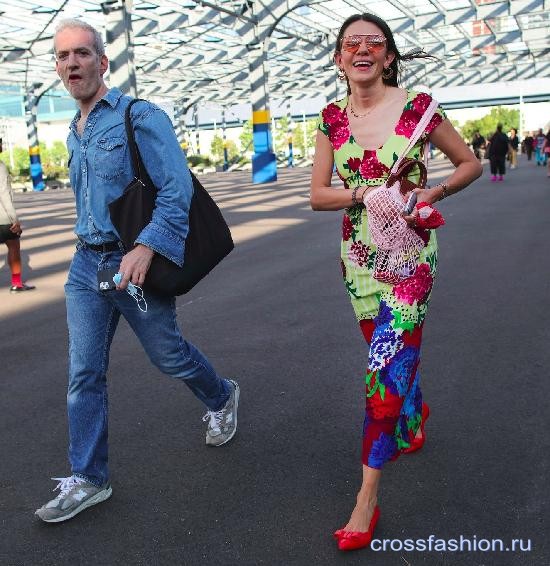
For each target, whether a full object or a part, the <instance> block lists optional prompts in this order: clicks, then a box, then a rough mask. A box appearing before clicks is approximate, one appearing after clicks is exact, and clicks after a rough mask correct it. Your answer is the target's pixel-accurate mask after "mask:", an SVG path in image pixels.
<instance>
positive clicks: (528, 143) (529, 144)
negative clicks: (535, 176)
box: [521, 132, 533, 161]
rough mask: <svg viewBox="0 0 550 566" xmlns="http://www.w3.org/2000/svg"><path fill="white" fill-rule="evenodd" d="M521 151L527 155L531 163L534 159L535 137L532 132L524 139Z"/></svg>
mask: <svg viewBox="0 0 550 566" xmlns="http://www.w3.org/2000/svg"><path fill="white" fill-rule="evenodd" d="M521 151H522V152H523V153H525V155H527V161H531V157H533V136H532V135H531V132H527V135H526V136H525V137H524V138H523V141H522V142H521Z"/></svg>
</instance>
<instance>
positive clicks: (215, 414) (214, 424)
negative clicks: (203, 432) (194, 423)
mask: <svg viewBox="0 0 550 566" xmlns="http://www.w3.org/2000/svg"><path fill="white" fill-rule="evenodd" d="M223 413H224V410H223V409H221V410H220V411H208V412H207V413H206V415H204V417H202V420H203V421H205V422H206V421H207V420H208V419H210V423H209V427H210V428H211V429H212V430H213V431H215V432H221V429H220V423H221V421H222V419H223Z"/></svg>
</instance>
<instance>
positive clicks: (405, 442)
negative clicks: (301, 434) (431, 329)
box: [311, 14, 482, 550]
mask: <svg viewBox="0 0 550 566" xmlns="http://www.w3.org/2000/svg"><path fill="white" fill-rule="evenodd" d="M426 56H427V55H426V54H425V53H424V52H423V51H420V50H416V51H414V52H412V53H410V54H409V55H405V56H402V55H400V54H399V51H398V49H397V47H396V45H395V41H394V38H393V35H392V32H391V30H390V29H389V27H388V25H387V24H386V23H385V22H384V21H383V20H381V19H380V18H378V17H377V16H374V15H372V14H357V15H355V16H351V17H350V18H348V19H347V20H346V21H345V22H344V24H343V25H342V27H341V29H340V32H339V34H338V37H337V42H336V49H335V54H334V61H335V63H336V65H337V66H338V68H339V75H340V77H341V78H342V79H345V80H346V82H347V85H348V96H346V97H345V98H344V99H342V100H339V101H336V102H333V103H331V104H328V105H327V106H326V107H325V108H324V109H323V110H322V111H321V113H320V118H319V129H318V132H317V140H316V153H315V161H314V164H313V172H312V179H311V206H312V208H313V209H314V210H342V209H344V211H345V212H344V217H343V224H342V254H341V256H342V272H343V276H344V282H345V286H346V289H347V291H348V294H349V296H350V299H351V303H352V306H353V308H354V311H355V314H356V316H357V319H358V321H359V324H360V328H361V330H362V332H363V335H364V337H365V340H366V341H367V343H368V344H369V346H370V349H369V356H368V366H367V370H366V410H365V421H364V433H363V452H362V463H363V482H362V485H361V488H360V490H359V492H358V495H357V501H356V505H355V508H354V509H353V511H352V513H351V517H350V519H349V521H348V522H347V524H346V525H345V526H344V527H343V528H342V529H339V530H338V531H336V533H335V536H336V538H337V540H338V545H339V548H340V549H342V550H350V549H354V548H360V547H363V546H367V545H368V544H369V543H370V539H371V537H372V531H373V529H374V526H375V524H376V521H377V519H378V516H379V514H380V512H379V509H378V506H377V493H378V485H379V481H380V476H381V470H382V467H383V466H384V464H385V463H386V462H388V461H389V460H394V459H395V458H397V456H399V454H400V453H402V452H412V451H414V450H416V449H418V448H420V447H421V446H422V444H423V440H424V438H423V437H422V436H421V430H423V422H422V419H423V418H424V420H425V419H426V418H427V416H428V414H429V413H428V410H427V405H425V404H423V403H422V395H421V392H420V387H419V372H418V365H419V351H420V344H421V339H422V327H423V322H424V317H425V316H426V311H427V307H428V301H429V297H430V292H431V289H432V284H433V281H434V276H435V271H436V265H437V241H436V237H435V233H434V232H433V231H430V230H420V229H417V228H416V221H417V217H418V209H415V210H413V212H412V213H411V214H410V215H406V216H404V218H405V220H406V222H407V224H408V225H409V227H410V229H413V230H416V232H417V234H418V235H419V236H420V237H421V238H422V239H423V240H424V243H425V246H424V248H423V249H422V251H421V252H420V255H419V257H418V260H417V267H416V271H415V272H414V274H413V275H412V276H411V277H408V278H407V279H405V280H403V281H401V282H400V283H397V284H394V285H390V284H388V283H383V282H380V281H378V280H377V279H374V277H373V270H374V264H375V260H376V253H377V249H376V246H375V245H374V243H373V242H372V239H371V236H370V233H369V227H368V221H367V213H366V209H365V207H364V205H363V204H362V203H363V198H364V196H365V195H366V194H368V191H369V190H372V188H374V187H377V186H379V185H381V184H383V183H384V181H385V180H386V179H387V177H388V173H389V171H390V169H391V167H392V166H393V164H394V162H395V161H396V160H397V159H398V157H399V156H400V154H401V152H402V151H404V150H405V148H406V146H407V145H408V143H409V138H410V137H411V136H412V133H413V130H414V129H415V126H416V125H417V124H418V122H419V121H420V119H421V117H422V115H423V114H424V112H425V111H426V109H427V108H428V106H429V104H430V103H431V101H432V99H431V97H430V96H429V95H428V94H425V93H422V92H414V91H411V90H405V89H402V88H399V87H398V86H397V76H398V72H399V65H400V63H401V61H403V60H407V59H411V58H413V57H426ZM427 140H429V141H430V142H432V143H433V144H434V145H435V146H436V147H438V148H439V149H440V150H441V151H442V152H443V153H444V154H446V155H447V156H448V157H449V159H450V160H451V162H452V163H453V164H454V166H455V170H454V172H453V173H452V174H451V175H450V176H449V177H448V179H447V180H446V181H445V183H441V184H439V185H436V186H434V187H432V188H427V189H424V190H422V191H420V189H418V190H417V191H416V192H417V193H418V194H417V196H418V201H419V203H420V202H426V203H428V204H432V203H435V202H436V201H438V200H441V199H442V198H444V197H446V196H449V195H453V194H455V193H457V192H458V191H460V190H461V189H463V188H464V187H466V186H467V185H469V184H470V183H471V182H472V181H473V180H474V179H476V178H477V177H479V176H480V175H481V172H482V169H481V165H480V164H479V162H478V160H477V159H476V158H475V156H474V154H473V153H472V152H471V151H470V150H469V148H468V147H467V146H466V144H465V143H464V142H463V140H462V138H461V137H460V135H459V134H458V133H457V132H456V131H455V129H454V128H453V126H452V125H451V123H450V121H449V120H448V119H447V118H446V116H445V112H444V111H443V109H442V108H441V107H439V108H438V110H437V112H436V113H435V114H434V115H433V117H432V119H431V121H430V122H429V124H428V126H427V127H426V128H425V131H424V132H423V134H422V136H421V138H420V140H419V141H418V142H417V143H416V145H415V146H414V147H413V148H412V149H411V150H410V152H409V153H408V154H407V157H411V158H416V159H418V158H422V157H423V147H424V143H425V142H426V141H427ZM334 164H336V170H337V173H338V176H339V177H340V179H341V180H342V181H343V184H344V186H343V189H344V190H342V187H332V186H331V179H332V171H333V166H334ZM415 175H416V177H415ZM409 178H410V180H412V181H418V174H417V173H416V174H412V175H410V176H409ZM417 432H418V436H417Z"/></svg>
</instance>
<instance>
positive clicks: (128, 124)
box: [124, 98, 204, 189]
mask: <svg viewBox="0 0 550 566" xmlns="http://www.w3.org/2000/svg"><path fill="white" fill-rule="evenodd" d="M140 101H141V102H147V101H146V100H145V99H143V98H134V99H133V100H131V101H130V103H129V104H128V106H127V107H126V111H125V113H124V126H125V128H126V137H127V138H128V147H129V149H130V159H131V161H132V171H133V172H134V177H135V178H136V179H137V180H138V181H140V182H141V183H143V184H144V185H147V186H151V187H152V186H153V184H152V183H151V179H150V177H149V174H148V173H147V169H145V165H144V163H143V159H142V158H141V154H140V153H139V148H138V145H137V143H136V137H135V135H134V128H133V126H132V119H131V117H130V111H131V109H132V106H133V105H134V104H135V103H136V102H140ZM189 174H190V175H191V180H192V181H193V186H195V187H196V184H197V183H198V184H199V185H201V183H200V181H199V180H198V179H197V177H196V176H195V175H194V173H193V171H191V169H189ZM201 187H202V185H201ZM202 188H203V187H202ZM203 189H204V188H203Z"/></svg>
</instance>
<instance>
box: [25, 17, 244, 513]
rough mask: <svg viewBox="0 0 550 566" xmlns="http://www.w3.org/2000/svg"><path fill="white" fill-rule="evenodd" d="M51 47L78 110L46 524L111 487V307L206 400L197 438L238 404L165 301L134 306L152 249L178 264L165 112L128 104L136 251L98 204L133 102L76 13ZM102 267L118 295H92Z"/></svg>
mask: <svg viewBox="0 0 550 566" xmlns="http://www.w3.org/2000/svg"><path fill="white" fill-rule="evenodd" d="M54 52H55V56H56V70H57V73H58V75H59V77H60V78H61V79H62V81H63V84H64V85H65V88H66V89H67V90H68V91H69V93H70V94H71V96H72V97H73V98H74V99H75V100H76V101H77V104H78V106H79V111H78V112H77V114H76V116H75V118H74V120H73V121H72V123H71V127H70V134H69V137H68V142H67V145H68V149H69V156H70V160H69V163H70V165H69V168H70V177H71V185H72V187H73V190H74V193H75V197H76V210H77V221H76V227H75V232H76V234H77V236H78V243H77V246H76V252H75V255H74V258H73V261H72V263H71V267H70V269H69V275H68V280H67V283H66V285H65V295H66V302H67V323H68V327H69V388H68V395H67V411H68V421H69V460H70V464H71V475H70V476H69V477H67V478H54V479H57V480H58V481H59V484H58V486H57V487H58V488H59V490H60V491H59V494H58V495H57V497H56V498H55V499H52V500H51V501H49V502H48V503H46V504H45V505H44V506H43V507H41V508H40V509H38V510H37V511H36V514H37V515H38V516H39V517H40V518H41V519H42V520H44V521H47V522H60V521H65V520H67V519H70V518H71V517H74V516H75V515H76V514H77V513H79V512H80V511H82V510H83V509H85V508H87V507H90V506H91V505H95V504H96V503H100V502H101V501H104V500H106V499H107V498H108V497H110V495H111V493H112V488H111V485H110V483H109V471H108V466H107V456H108V454H107V381H106V374H107V366H108V360H109V349H110V345H111V341H112V339H113V335H114V333H115V330H116V327H117V323H118V320H119V318H120V315H121V314H122V315H123V316H124V317H125V318H126V320H127V321H128V323H129V325H130V326H131V328H132V329H133V331H134V332H135V333H136V335H137V337H138V338H139V340H140V341H141V344H142V345H143V347H144V349H145V351H146V352H147V355H148V356H149V358H150V359H151V361H152V362H153V364H155V365H156V366H157V367H158V368H159V369H160V370H161V371H162V372H164V373H165V374H167V375H171V376H172V377H175V378H178V379H180V380H182V381H183V382H184V383H186V384H187V385H188V386H189V388H190V389H191V391H192V392H193V393H194V394H195V395H196V397H198V399H200V400H201V401H202V402H203V403H204V404H205V405H206V406H207V409H208V411H207V413H206V415H205V420H208V428H207V432H206V444H207V445H210V446H220V445H222V444H224V443H225V442H227V441H229V440H231V438H232V437H233V436H234V434H235V432H236V427H237V407H238V401H239V386H238V385H237V383H236V382H234V381H232V380H227V379H222V378H220V377H219V376H218V375H217V374H216V372H215V371H214V369H213V368H212V366H211V365H210V363H209V362H208V360H207V359H206V357H205V356H204V355H203V354H202V353H201V352H200V351H199V350H198V349H197V348H195V346H193V345H192V344H191V343H189V342H187V341H186V340H185V339H184V338H183V337H182V335H181V333H180V331H179V329H178V327H177V323H176V309H175V299H174V297H163V296H156V295H153V294H151V293H146V296H145V299H146V300H145V301H143V300H142V299H139V295H136V293H135V291H136V287H135V286H138V287H139V286H141V285H142V284H143V282H144V280H145V276H146V275H147V270H148V269H149V266H150V264H151V260H152V258H153V255H154V254H155V253H159V254H161V255H163V256H165V257H167V258H168V259H170V260H171V261H173V262H174V263H176V264H178V265H182V264H183V262H184V245H185V238H186V235H187V231H188V214H189V206H190V202H191V196H192V193H193V185H192V182H191V178H190V175H189V171H188V169H187V163H186V160H185V157H184V154H183V152H182V151H181V148H180V147H179V145H178V142H177V139H176V136H175V134H174V130H173V128H172V124H171V122H170V120H169V118H168V116H166V114H165V113H164V112H163V111H162V110H161V109H160V108H158V107H157V106H154V105H153V104H150V103H148V102H138V103H136V104H135V105H134V106H133V107H132V112H131V114H132V124H133V126H134V130H135V136H136V141H137V144H138V146H139V147H140V150H141V155H142V156H143V159H144V163H145V166H146V168H147V171H148V173H149V175H150V177H151V179H152V181H153V183H154V184H155V186H156V187H157V188H158V196H157V199H156V208H155V211H154V213H153V218H152V221H151V222H150V223H149V224H148V225H147V226H146V227H145V228H144V229H143V231H142V232H141V234H140V235H139V237H138V238H137V240H136V242H135V247H134V248H133V249H132V250H126V252H127V253H125V251H124V250H123V248H122V245H121V243H120V242H119V241H118V234H117V232H116V230H115V228H114V227H113V225H112V223H111V219H110V216H109V209H108V204H109V203H110V202H111V201H113V200H115V199H116V198H118V197H119V196H120V195H121V194H122V192H123V190H124V188H125V187H126V186H127V185H128V184H129V183H130V181H131V180H132V178H133V175H132V170H131V163H130V156H129V149H128V142H127V138H126V133H125V129H124V112H125V109H126V107H127V105H128V104H129V102H130V101H131V98H129V97H127V96H124V95H123V94H122V92H120V90H118V89H116V88H112V89H108V87H107V86H106V85H105V83H104V81H103V75H104V73H105V72H106V70H107V66H108V60H107V57H106V56H105V52H104V48H103V42H102V40H101V36H100V34H99V33H98V32H97V30H95V29H94V28H92V27H91V26H89V25H87V24H85V23H83V22H80V21H78V20H65V21H63V22H61V24H60V25H59V26H58V28H57V30H56V33H55V36H54ZM108 269H115V270H116V271H118V273H120V274H121V275H122V279H121V281H120V282H119V283H118V284H117V287H116V290H111V291H102V290H100V289H99V281H100V278H98V273H99V275H100V276H101V274H102V273H105V270H108ZM128 291H133V293H129V292H128ZM138 291H139V290H138ZM135 299H136V300H135ZM136 301H137V302H136Z"/></svg>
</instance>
